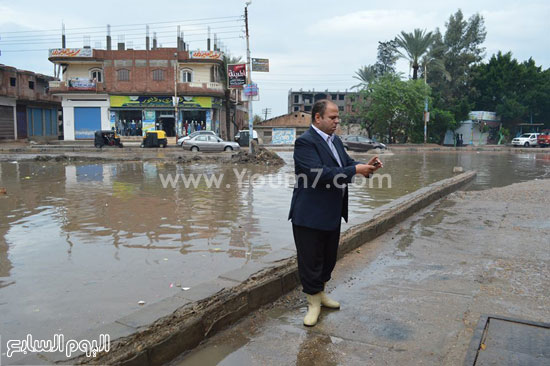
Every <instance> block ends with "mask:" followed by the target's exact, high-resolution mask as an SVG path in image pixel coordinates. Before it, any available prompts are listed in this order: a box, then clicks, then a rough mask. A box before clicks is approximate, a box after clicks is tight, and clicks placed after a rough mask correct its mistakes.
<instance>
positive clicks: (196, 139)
mask: <svg viewBox="0 0 550 366" xmlns="http://www.w3.org/2000/svg"><path fill="white" fill-rule="evenodd" d="M195 141H208V136H207V135H199V136H197V137H196V138H195Z"/></svg>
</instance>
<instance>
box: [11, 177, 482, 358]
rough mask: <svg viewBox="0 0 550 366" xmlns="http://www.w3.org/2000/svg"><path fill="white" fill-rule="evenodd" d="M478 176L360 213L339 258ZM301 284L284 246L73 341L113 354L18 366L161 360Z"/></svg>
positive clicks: (49, 355) (292, 257) (449, 181)
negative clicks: (104, 339) (103, 343)
mask: <svg viewBox="0 0 550 366" xmlns="http://www.w3.org/2000/svg"><path fill="white" fill-rule="evenodd" d="M475 176H476V172H475V171H470V172H466V173H463V174H460V175H457V176H455V177H453V178H449V179H445V180H442V181H439V182H436V183H433V184H431V185H430V186H428V187H425V188H422V189H420V190H418V191H415V192H413V193H410V194H408V195H406V196H403V197H401V198H398V199H396V200H394V201H392V202H390V203H389V204H387V205H384V206H382V207H379V208H377V209H376V210H374V211H373V212H372V213H371V214H369V215H364V216H362V217H360V218H356V219H355V220H356V221H361V222H360V223H358V224H356V225H353V226H351V227H350V228H349V229H348V230H346V231H345V232H344V233H343V235H342V239H341V244H340V249H339V258H340V257H342V256H343V255H344V254H345V253H347V252H349V251H351V250H353V249H355V248H357V247H358V246H360V245H362V244H364V243H365V242H367V241H369V240H371V239H373V238H375V237H377V236H378V235H381V234H382V233H384V232H385V231H387V230H388V229H390V228H391V227H392V226H394V225H395V224H397V223H399V222H401V221H402V220H404V219H405V218H407V217H408V216H410V215H412V214H413V213H414V212H416V211H418V210H419V209H421V208H423V207H426V206H428V205H429V204H431V203H432V202H434V201H436V200H437V199H439V198H441V197H443V196H445V195H447V194H449V193H451V192H453V191H455V190H456V189H458V188H460V187H461V186H463V185H465V184H467V183H469V182H470V181H471V180H473V179H474V177H475ZM355 220H354V221H355ZM299 283H300V281H299V278H298V271H297V266H296V257H295V254H294V252H293V251H292V250H289V249H281V250H279V251H276V252H273V253H271V254H269V255H268V256H266V257H265V258H263V259H262V260H261V261H260V262H254V263H249V264H246V265H245V266H243V267H241V268H239V269H237V270H233V271H230V272H227V273H224V274H222V275H220V276H219V277H218V278H216V279H214V280H212V281H208V282H205V283H203V284H200V285H198V286H196V287H194V288H192V289H190V290H188V291H182V292H181V293H180V294H178V295H175V296H172V297H169V298H167V299H164V300H162V301H160V302H158V303H155V304H151V305H148V306H146V307H144V308H143V309H140V310H139V311H136V312H134V313H132V314H130V315H127V316H125V317H123V318H121V319H118V320H117V321H115V322H114V323H111V324H106V325H104V326H102V327H101V328H98V329H94V330H91V331H89V332H86V333H85V334H82V335H81V336H80V337H77V339H76V340H77V341H78V340H94V339H98V338H99V335H100V334H109V335H110V337H111V347H110V350H109V352H106V353H102V354H98V355H97V356H96V357H91V358H86V357H85V355H84V354H83V353H82V352H80V353H79V354H74V355H73V356H72V357H71V358H68V357H66V356H65V355H64V354H52V353H40V354H38V355H36V354H32V355H29V356H28V357H27V358H24V359H22V360H21V361H20V362H19V363H16V364H20V365H23V364H25V365H29V364H37V362H39V363H40V364H47V363H49V364H116V365H124V366H134V365H136V366H150V365H162V364H164V363H166V362H168V361H170V360H172V359H173V358H175V357H176V356H178V355H180V354H181V353H183V352H185V351H187V350H191V349H193V348H194V347H196V346H197V345H198V344H199V343H200V342H201V341H203V340H204V339H206V338H208V337H210V336H211V335H213V334H215V333H216V332H218V331H220V330H221V329H223V328H225V327H227V326H229V325H231V324H233V323H234V322H236V321H237V320H239V319H240V318H242V317H243V316H245V315H247V314H249V313H250V312H252V311H253V310H255V309H258V308H259V307H261V306H262V305H265V304H267V303H270V302H273V301H275V300H276V299H278V298H279V297H280V296H282V295H283V294H285V293H287V292H288V291H290V290H292V289H293V288H295V287H296V286H298V285H299Z"/></svg>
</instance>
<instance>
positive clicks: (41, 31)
mask: <svg viewBox="0 0 550 366" xmlns="http://www.w3.org/2000/svg"><path fill="white" fill-rule="evenodd" d="M229 18H233V19H243V17H242V15H238V16H237V15H233V16H225V17H213V18H200V19H186V20H171V21H165V22H151V23H134V24H119V25H116V24H115V25H111V28H115V27H133V26H138V25H141V26H143V25H153V24H169V23H186V22H195V21H199V20H200V21H203V20H215V19H229ZM199 24H201V23H199ZM99 28H103V29H104V28H105V26H94V27H81V28H66V29H65V30H66V31H69V30H83V29H99ZM44 32H59V28H56V29H42V30H29V31H11V32H2V33H3V34H17V33H44Z"/></svg>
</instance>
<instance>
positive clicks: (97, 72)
mask: <svg viewBox="0 0 550 366" xmlns="http://www.w3.org/2000/svg"><path fill="white" fill-rule="evenodd" d="M90 79H92V80H95V81H96V82H98V83H102V82H103V71H102V70H101V69H91V70H90ZM119 80H120V79H119Z"/></svg>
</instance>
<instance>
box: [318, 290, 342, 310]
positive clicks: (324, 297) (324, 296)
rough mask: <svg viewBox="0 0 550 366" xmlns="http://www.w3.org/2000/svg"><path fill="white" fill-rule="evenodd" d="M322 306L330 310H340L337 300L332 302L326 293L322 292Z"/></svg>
mask: <svg viewBox="0 0 550 366" xmlns="http://www.w3.org/2000/svg"><path fill="white" fill-rule="evenodd" d="M320 294H321V305H323V306H324V307H325V308H329V309H340V303H339V302H338V301H336V300H332V299H331V298H330V297H328V295H327V294H326V293H325V291H321V292H320Z"/></svg>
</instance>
